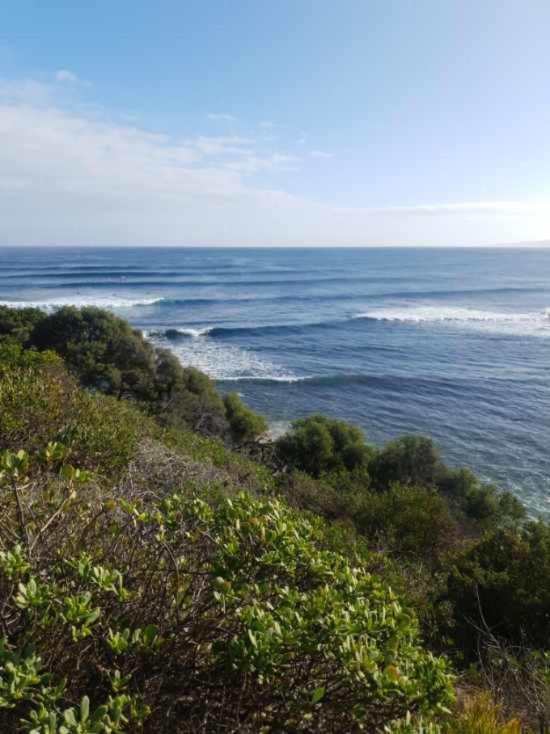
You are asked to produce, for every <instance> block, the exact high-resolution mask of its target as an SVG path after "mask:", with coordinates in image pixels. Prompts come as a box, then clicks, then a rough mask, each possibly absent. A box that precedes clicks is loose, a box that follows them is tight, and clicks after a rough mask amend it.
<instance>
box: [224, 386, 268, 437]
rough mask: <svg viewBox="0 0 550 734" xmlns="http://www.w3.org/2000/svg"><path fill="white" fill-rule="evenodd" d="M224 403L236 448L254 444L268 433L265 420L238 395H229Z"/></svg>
mask: <svg viewBox="0 0 550 734" xmlns="http://www.w3.org/2000/svg"><path fill="white" fill-rule="evenodd" d="M223 402H224V406H225V417H226V419H227V422H228V424H229V433H230V436H231V440H232V441H233V443H234V444H235V445H236V446H242V445H243V444H247V443H252V442H253V441H255V440H256V439H257V438H258V436H261V434H262V433H265V432H266V431H267V422H266V420H265V418H264V417H263V416H262V415H259V414H258V413H255V412H254V411H253V410H251V409H250V408H248V407H247V406H246V405H245V404H244V403H243V402H242V400H241V399H240V398H239V396H238V395H237V393H229V395H226V396H225V397H224V399H223Z"/></svg>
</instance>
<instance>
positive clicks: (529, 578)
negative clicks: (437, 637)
mask: <svg viewBox="0 0 550 734" xmlns="http://www.w3.org/2000/svg"><path fill="white" fill-rule="evenodd" d="M447 598H448V600H450V602H451V603H452V605H453V607H454V614H455V624H456V627H455V630H454V632H453V634H454V636H455V638H456V639H457V640H458V641H459V644H460V646H461V647H462V648H464V649H465V650H467V651H469V653H470V654H471V655H473V654H474V651H475V650H476V646H477V639H478V635H479V630H480V629H481V628H482V627H485V626H486V627H488V628H489V629H490V630H491V631H492V632H494V634H496V635H497V636H499V637H501V638H504V639H505V640H508V641H510V642H513V643H522V642H527V643H529V644H531V645H532V646H533V647H539V648H543V649H544V648H545V647H546V646H547V645H548V640H549V639H550V525H548V524H547V523H544V522H542V521H539V522H530V523H528V524H527V525H526V526H525V527H524V528H522V529H519V530H514V529H510V528H500V529H497V530H493V531H490V532H487V533H486V534H485V535H484V536H483V537H482V538H481V540H480V541H478V542H477V543H475V544H474V545H473V546H471V547H470V548H468V549H466V550H464V551H462V552H460V553H458V554H457V555H456V556H455V558H454V559H453V562H452V566H451V573H450V576H449V581H448V592H447Z"/></svg>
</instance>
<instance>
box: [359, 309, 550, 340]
mask: <svg viewBox="0 0 550 734" xmlns="http://www.w3.org/2000/svg"><path fill="white" fill-rule="evenodd" d="M354 318H355V319H368V320H373V321H397V322H405V323H407V322H408V323H415V324H423V323H448V324H455V325H461V326H466V327H469V328H472V327H473V328H480V329H484V330H488V331H503V332H504V333H511V334H514V335H518V336H523V335H525V336H531V335H543V336H548V335H550V308H546V309H544V310H543V311H537V312H527V313H508V312H505V311H483V310H480V309H474V308H460V307H453V306H410V307H401V308H373V309H371V310H369V311H365V312H362V313H358V314H356V315H355V316H354Z"/></svg>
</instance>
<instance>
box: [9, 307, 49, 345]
mask: <svg viewBox="0 0 550 734" xmlns="http://www.w3.org/2000/svg"><path fill="white" fill-rule="evenodd" d="M44 318H46V314H45V313H44V312H43V311H40V309H38V308H9V307H8V306H0V339H6V338H11V339H14V340H16V341H18V342H19V343H21V344H24V343H25V342H27V341H28V339H29V336H30V334H31V332H32V331H33V329H34V328H35V327H36V325H37V324H38V323H40V321H42V320H43V319H44Z"/></svg>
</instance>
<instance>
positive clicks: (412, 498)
mask: <svg viewBox="0 0 550 734" xmlns="http://www.w3.org/2000/svg"><path fill="white" fill-rule="evenodd" d="M353 517H354V520H355V526H356V527H357V529H358V530H359V531H360V532H361V533H362V534H363V535H365V536H366V537H368V538H369V539H370V541H371V543H372V544H373V546H374V547H379V548H388V549H391V551H392V552H393V553H397V554H398V555H399V556H400V557H409V558H416V559H417V560H423V561H424V562H427V563H429V564H430V565H431V566H435V565H437V564H438V563H439V562H440V561H441V559H442V557H443V555H444V553H445V552H446V551H448V550H449V548H451V547H452V545H453V542H454V540H455V538H456V535H457V531H458V528H457V524H456V521H455V520H454V519H453V517H452V516H451V513H450V510H449V506H448V505H447V503H446V502H445V500H444V499H443V498H442V497H441V496H440V495H439V494H438V493H437V492H436V491H435V490H433V489H428V488H425V487H403V486H400V485H397V484H395V485H393V486H392V487H391V489H389V490H387V491H386V492H369V493H363V494H362V495H361V497H360V500H359V501H357V502H356V503H355V508H354V511H353Z"/></svg>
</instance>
